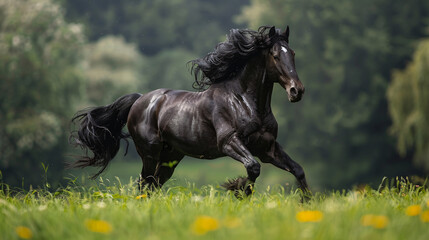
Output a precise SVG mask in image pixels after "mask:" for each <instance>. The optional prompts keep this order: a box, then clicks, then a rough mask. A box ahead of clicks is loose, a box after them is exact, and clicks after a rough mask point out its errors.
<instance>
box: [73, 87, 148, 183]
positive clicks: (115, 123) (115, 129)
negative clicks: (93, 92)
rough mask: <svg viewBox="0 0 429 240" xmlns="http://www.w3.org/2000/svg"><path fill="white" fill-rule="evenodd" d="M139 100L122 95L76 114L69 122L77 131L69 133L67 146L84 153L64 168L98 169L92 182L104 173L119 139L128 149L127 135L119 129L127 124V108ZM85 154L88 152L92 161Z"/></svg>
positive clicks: (114, 152) (136, 95)
mask: <svg viewBox="0 0 429 240" xmlns="http://www.w3.org/2000/svg"><path fill="white" fill-rule="evenodd" d="M140 96H141V94H139V93H134V94H129V95H125V96H122V97H120V98H119V99H117V100H116V101H115V102H114V103H112V104H110V105H107V106H102V107H95V108H90V109H86V110H83V111H80V112H78V113H77V114H76V115H75V117H73V119H72V122H73V123H75V124H76V122H77V123H78V125H79V130H77V131H73V132H72V133H71V135H70V143H72V144H74V145H76V146H80V147H81V148H82V149H84V150H85V151H86V153H85V155H84V156H81V157H79V159H78V160H77V161H75V162H73V163H69V164H68V166H67V167H68V168H84V167H88V166H94V167H101V169H100V170H99V171H98V172H97V173H96V174H94V175H93V176H92V177H91V178H92V179H94V178H96V177H97V176H98V175H100V174H101V173H102V172H103V171H104V170H105V169H106V167H107V165H108V164H109V162H110V160H112V159H113V158H114V157H115V155H116V154H117V153H118V150H119V146H120V140H121V139H125V141H126V142H127V148H128V141H127V138H128V137H129V135H128V134H126V133H125V132H123V131H122V128H123V127H124V126H125V124H126V123H127V118H128V113H129V112H130V109H131V106H132V105H133V104H134V102H135V101H136V100H137V99H138V98H139V97H140ZM88 150H91V151H92V153H93V156H92V157H91V156H90V155H89V154H88Z"/></svg>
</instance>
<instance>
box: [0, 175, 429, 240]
mask: <svg viewBox="0 0 429 240" xmlns="http://www.w3.org/2000/svg"><path fill="white" fill-rule="evenodd" d="M6 187H7V186H5V185H3V186H2V191H1V192H0V234H1V235H0V236H1V239H127V240H129V239H389V240H391V239H422V240H423V239H429V193H428V191H427V190H425V189H424V188H422V187H418V186H417V187H416V186H415V185H411V184H409V183H407V182H406V181H405V180H403V181H401V182H399V183H398V184H397V185H396V186H394V187H390V188H383V190H373V189H369V188H367V189H362V190H360V191H343V192H330V193H326V194H315V196H314V197H313V198H312V199H311V200H310V201H309V202H308V203H303V204H301V203H300V194H299V193H298V192H293V191H292V192H285V191H284V190H283V189H281V188H274V189H267V190H265V191H258V192H255V194H254V195H253V196H252V197H249V198H246V199H244V200H237V199H236V198H235V197H234V196H233V195H232V194H230V193H227V192H225V191H224V190H222V189H219V188H217V187H213V186H203V187H198V188H197V187H193V184H189V183H188V184H186V185H185V187H183V186H173V185H170V187H168V188H163V189H162V190H161V191H159V192H155V193H151V194H150V196H148V195H147V194H140V193H138V192H137V191H136V188H135V186H134V184H133V183H132V182H131V183H128V184H123V183H120V182H119V181H116V182H112V181H111V182H110V185H109V186H107V185H106V184H105V182H103V181H102V182H101V183H100V184H99V185H98V186H96V187H86V186H80V185H76V184H75V185H73V184H71V185H69V186H68V187H66V188H64V189H59V190H58V191H56V192H52V191H51V192H48V191H46V190H33V191H29V192H24V191H21V192H13V193H6V192H7V191H5V189H6Z"/></svg>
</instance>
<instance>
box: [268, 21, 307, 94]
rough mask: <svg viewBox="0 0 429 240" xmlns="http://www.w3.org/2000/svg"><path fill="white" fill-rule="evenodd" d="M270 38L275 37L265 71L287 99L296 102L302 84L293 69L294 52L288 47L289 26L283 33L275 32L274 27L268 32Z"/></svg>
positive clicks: (300, 92)
mask: <svg viewBox="0 0 429 240" xmlns="http://www.w3.org/2000/svg"><path fill="white" fill-rule="evenodd" d="M269 36H270V38H272V39H275V38H277V39H278V40H277V41H275V42H274V44H273V45H272V47H271V48H270V50H269V53H268V57H267V71H268V72H267V73H268V74H269V75H270V77H271V78H272V79H273V81H274V82H278V83H279V84H280V85H281V86H282V87H283V88H284V89H286V92H287V94H288V96H289V101H291V102H298V101H299V100H301V98H302V94H304V91H305V88H304V85H303V84H302V83H301V81H300V80H299V77H298V74H297V72H296V69H295V58H294V57H295V52H294V51H293V50H292V49H291V48H290V47H289V26H288V27H287V28H286V30H285V31H284V32H283V33H280V34H279V33H277V32H276V29H275V27H272V28H271V29H270V32H269Z"/></svg>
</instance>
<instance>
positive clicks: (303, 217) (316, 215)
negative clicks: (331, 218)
mask: <svg viewBox="0 0 429 240" xmlns="http://www.w3.org/2000/svg"><path fill="white" fill-rule="evenodd" d="M295 217H296V220H298V222H320V221H321V220H322V218H323V213H322V212H321V211H301V212H298V213H297V214H296V216H295Z"/></svg>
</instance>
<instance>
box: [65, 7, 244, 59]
mask: <svg viewBox="0 0 429 240" xmlns="http://www.w3.org/2000/svg"><path fill="white" fill-rule="evenodd" d="M57 1H60V2H62V3H63V4H64V6H65V8H66V9H67V16H68V18H69V19H71V20H73V21H76V20H80V21H84V22H85V23H86V24H87V26H88V35H89V38H90V40H92V41H95V40H97V39H99V38H101V37H103V36H105V35H109V34H111V35H122V36H124V37H125V39H126V40H127V41H129V42H135V43H137V44H138V46H139V48H140V50H141V52H142V53H144V54H145V55H154V54H157V53H158V52H160V51H162V50H164V49H171V48H174V47H180V48H183V49H186V50H188V51H191V52H194V53H198V54H199V55H200V54H205V53H207V51H208V50H210V49H213V47H214V46H215V44H216V43H218V42H219V37H221V36H222V35H225V34H226V33H227V31H228V30H229V29H230V28H233V27H235V28H236V27H237V24H234V22H233V16H234V15H236V14H238V13H239V12H240V9H241V6H243V5H244V4H247V3H248V2H249V0H218V1H210V0H174V1H171V0H122V1H116V0H91V1H87V0H57Z"/></svg>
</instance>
